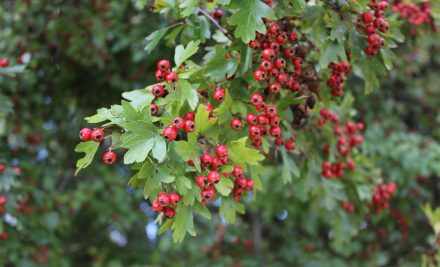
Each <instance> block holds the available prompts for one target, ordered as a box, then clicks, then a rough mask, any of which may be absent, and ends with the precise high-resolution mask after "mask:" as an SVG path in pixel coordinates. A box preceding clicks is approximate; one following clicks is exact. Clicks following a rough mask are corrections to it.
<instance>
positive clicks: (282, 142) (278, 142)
mask: <svg viewBox="0 0 440 267" xmlns="http://www.w3.org/2000/svg"><path fill="white" fill-rule="evenodd" d="M283 144H284V139H283V138H282V137H281V136H280V137H277V138H275V145H277V146H282V145H283Z"/></svg>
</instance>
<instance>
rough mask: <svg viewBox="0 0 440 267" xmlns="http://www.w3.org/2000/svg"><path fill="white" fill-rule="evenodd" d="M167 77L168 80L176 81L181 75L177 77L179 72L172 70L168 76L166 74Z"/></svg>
mask: <svg viewBox="0 0 440 267" xmlns="http://www.w3.org/2000/svg"><path fill="white" fill-rule="evenodd" d="M165 79H166V80H167V82H170V83H176V82H177V81H178V80H179V77H177V74H175V73H174V72H170V73H168V74H167V76H165Z"/></svg>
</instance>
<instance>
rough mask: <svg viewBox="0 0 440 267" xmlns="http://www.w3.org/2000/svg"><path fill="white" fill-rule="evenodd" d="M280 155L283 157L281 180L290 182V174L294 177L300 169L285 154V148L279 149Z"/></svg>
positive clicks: (297, 175)
mask: <svg viewBox="0 0 440 267" xmlns="http://www.w3.org/2000/svg"><path fill="white" fill-rule="evenodd" d="M281 155H282V158H283V169H282V173H281V176H282V177H283V182H284V183H287V182H291V181H292V175H293V176H295V177H299V176H300V171H299V168H298V166H296V163H295V161H293V160H292V158H291V157H290V156H289V155H288V154H287V152H286V151H285V150H282V151H281Z"/></svg>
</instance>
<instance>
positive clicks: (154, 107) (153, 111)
mask: <svg viewBox="0 0 440 267" xmlns="http://www.w3.org/2000/svg"><path fill="white" fill-rule="evenodd" d="M158 111H159V107H158V106H157V105H156V104H150V112H151V115H152V116H156V115H157V112H158Z"/></svg>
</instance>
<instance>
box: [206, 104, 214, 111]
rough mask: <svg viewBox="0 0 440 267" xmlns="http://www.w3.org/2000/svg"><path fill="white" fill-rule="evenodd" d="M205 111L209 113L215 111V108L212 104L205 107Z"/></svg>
mask: <svg viewBox="0 0 440 267" xmlns="http://www.w3.org/2000/svg"><path fill="white" fill-rule="evenodd" d="M205 110H206V111H208V112H211V111H213V110H214V107H213V106H212V105H211V104H206V105H205Z"/></svg>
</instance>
